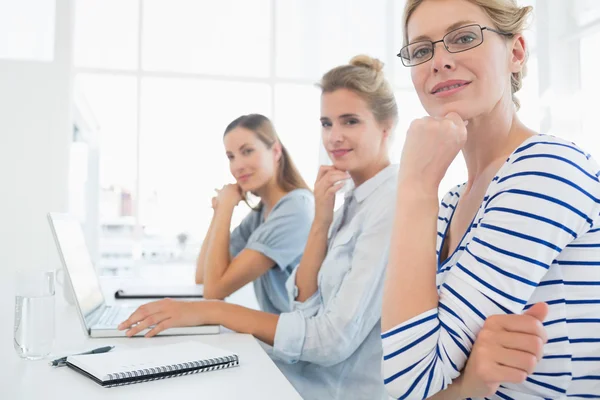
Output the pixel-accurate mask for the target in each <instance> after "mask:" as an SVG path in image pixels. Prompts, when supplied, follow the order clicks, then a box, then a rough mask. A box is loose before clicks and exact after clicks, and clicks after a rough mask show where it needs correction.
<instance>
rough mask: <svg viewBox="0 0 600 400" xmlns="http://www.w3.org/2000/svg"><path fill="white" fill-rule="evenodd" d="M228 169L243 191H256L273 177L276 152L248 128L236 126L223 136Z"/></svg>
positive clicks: (275, 165)
mask: <svg viewBox="0 0 600 400" xmlns="http://www.w3.org/2000/svg"><path fill="white" fill-rule="evenodd" d="M223 142H224V144H225V151H226V154H227V158H228V159H229V170H230V171H231V174H232V175H233V177H234V178H235V180H236V181H237V183H238V185H240V187H241V188H242V190H243V191H244V192H254V193H255V192H257V191H259V190H260V189H261V188H262V187H264V186H265V185H267V184H268V183H269V182H270V181H271V180H272V179H274V178H275V173H276V171H277V157H278V155H277V154H276V153H277V152H276V151H275V146H273V147H272V148H270V149H269V148H267V145H266V144H265V143H264V142H263V141H261V140H260V139H259V138H258V136H257V135H256V134H255V133H254V132H252V131H251V130H249V129H246V128H242V127H237V128H234V129H232V130H231V131H229V132H227V134H226V135H225V137H224V138H223Z"/></svg>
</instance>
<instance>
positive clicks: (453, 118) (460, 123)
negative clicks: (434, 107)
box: [444, 112, 467, 128]
mask: <svg viewBox="0 0 600 400" xmlns="http://www.w3.org/2000/svg"><path fill="white" fill-rule="evenodd" d="M444 118H446V119H449V120H450V121H452V122H453V123H454V125H456V127H457V128H460V127H464V126H467V122H466V121H465V120H463V119H462V117H461V116H460V115H458V114H457V113H455V112H450V113H448V114H446V116H445V117H444Z"/></svg>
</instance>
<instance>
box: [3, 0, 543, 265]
mask: <svg viewBox="0 0 600 400" xmlns="http://www.w3.org/2000/svg"><path fill="white" fill-rule="evenodd" d="M232 10H235V12H232ZM402 11H403V2H402V1H400V2H398V1H390V0H371V1H367V0H349V1H347V0H330V1H319V0H285V1H278V0H275V1H273V0H224V1H220V2H206V1H197V0H169V1H166V0H103V1H97V0H77V1H76V21H75V54H74V62H75V84H76V86H77V90H78V92H79V93H81V94H82V98H84V99H85V103H86V104H88V105H89V110H91V111H90V112H85V113H81V114H84V115H88V116H89V118H90V119H92V120H93V125H94V126H97V129H96V136H97V137H98V142H99V143H98V148H99V153H100V157H99V165H98V170H99V175H100V177H99V181H100V182H99V185H100V189H99V194H98V196H97V197H98V199H96V203H97V207H98V209H99V221H98V222H97V224H98V226H97V227H94V228H97V229H96V230H97V231H99V232H100V233H99V236H100V237H99V239H98V243H99V245H98V247H99V252H98V253H99V254H98V259H99V260H100V261H99V265H100V266H101V267H102V268H105V269H103V270H101V271H100V272H101V273H106V272H107V271H110V272H111V273H112V272H115V271H118V270H122V268H124V267H125V266H127V265H131V264H132V263H133V262H137V264H140V263H141V264H148V263H153V264H162V263H164V262H178V261H184V262H185V263H187V264H188V265H191V264H192V262H193V260H194V259H195V257H196V256H197V254H198V250H199V247H200V244H201V242H202V240H203V238H204V235H205V232H206V229H207V227H208V225H209V223H210V219H211V217H212V210H211V208H210V198H211V197H212V196H213V195H214V189H215V188H220V187H221V186H222V185H224V184H226V183H230V182H233V178H232V177H231V174H230V172H229V166H228V162H227V158H226V157H225V155H224V149H223V143H222V136H223V131H224V129H225V127H226V126H227V124H228V123H229V122H231V121H232V120H233V119H234V118H236V117H238V116H240V115H242V114H249V113H261V114H264V115H266V116H268V117H269V118H271V119H272V120H273V122H274V124H275V128H276V130H277V132H278V134H279V136H280V137H281V140H282V142H283V144H284V145H285V146H286V148H287V149H288V150H289V152H290V154H291V157H292V159H293V161H294V163H295V164H296V165H297V166H298V169H299V170H300V172H301V174H302V175H303V177H304V178H305V180H306V182H307V183H308V185H309V186H311V187H312V186H313V185H314V181H315V178H316V175H317V171H318V168H319V164H320V163H323V162H326V158H327V157H326V155H325V153H324V150H323V148H322V145H321V144H320V142H321V126H320V123H319V117H320V91H319V89H318V88H317V87H316V86H315V83H316V82H317V81H318V80H319V78H320V77H321V76H322V74H323V73H324V72H326V71H327V70H329V69H330V68H332V67H335V66H337V65H341V64H345V63H347V62H348V61H349V60H350V59H351V58H352V57H353V56H355V55H357V54H368V55H370V56H374V57H377V58H379V59H380V60H381V61H383V62H384V64H385V73H386V76H387V78H388V80H389V81H390V82H391V83H392V85H393V87H394V91H395V93H396V96H397V101H398V106H399V111H400V121H399V123H398V126H397V129H396V138H395V142H394V145H393V148H392V160H393V162H398V161H399V159H400V154H401V150H402V145H403V143H404V137H405V132H406V130H407V128H408V126H409V124H410V122H411V121H412V120H413V119H415V118H420V117H422V116H424V115H425V111H424V110H423V108H422V107H421V104H420V102H419V99H418V97H417V95H416V93H415V92H414V89H413V88H412V83H411V80H410V69H408V68H405V67H403V66H402V63H401V62H400V60H399V59H398V58H397V57H396V53H397V52H398V51H399V49H400V47H401V44H402V32H401V30H402V26H401V24H400V23H399V21H401V14H402ZM1 18H2V17H1V15H0V21H1ZM1 25H2V24H0V26H1ZM1 29H2V28H1V27H0V31H1ZM1 40H2V39H1V38H0V43H2V42H1ZM0 47H1V46H0ZM535 62H536V61H535V60H534V59H532V60H531V61H530V69H535V67H533V64H534V63H535ZM536 81H537V76H536V74H530V76H529V78H527V79H526V81H525V82H526V83H525V86H524V88H523V91H522V92H521V93H520V97H521V98H522V99H523V103H524V104H525V103H526V104H527V105H526V106H524V108H523V111H522V115H523V116H524V119H525V116H526V117H527V118H528V119H530V120H531V121H535V120H536V118H537V114H536V112H537V111H536V109H535V106H531V107H530V106H529V105H530V104H535V103H533V101H531V102H530V101H529V100H525V98H527V99H529V98H531V99H534V100H535V99H536V98H537V83H536ZM84 136H85V135H84ZM81 162H83V161H81ZM82 174H84V172H82V173H80V174H78V175H77V179H78V180H79V181H81V182H83V181H85V178H86V177H85V176H81V175H82ZM465 179H466V170H465V168H464V161H463V160H462V157H461V156H458V157H457V160H456V161H455V163H454V164H453V165H452V167H451V168H450V170H449V172H448V175H447V177H446V179H445V180H444V182H443V183H442V185H441V187H440V193H441V194H444V193H445V192H446V191H447V190H448V189H449V188H450V187H451V186H453V185H455V184H457V183H461V182H464V180H465ZM76 195H77V196H79V197H81V194H73V196H76ZM87 204H90V203H87ZM247 212H248V208H247V207H246V206H245V205H240V206H238V207H237V208H236V211H235V212H234V216H233V218H232V220H233V224H237V223H239V221H240V220H241V219H242V218H243V217H244V215H245V214H246V213H247Z"/></svg>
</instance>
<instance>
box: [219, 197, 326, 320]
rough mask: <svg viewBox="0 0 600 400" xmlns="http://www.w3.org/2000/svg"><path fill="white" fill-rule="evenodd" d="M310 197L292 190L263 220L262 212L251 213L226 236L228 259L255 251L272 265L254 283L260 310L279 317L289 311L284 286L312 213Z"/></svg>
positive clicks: (303, 243) (305, 238)
mask: <svg viewBox="0 0 600 400" xmlns="http://www.w3.org/2000/svg"><path fill="white" fill-rule="evenodd" d="M314 210H315V205H314V198H313V195H312V193H311V192H310V191H309V190H306V189H296V190H293V191H291V192H289V193H288V194H286V195H285V196H283V197H282V198H281V199H280V200H279V202H278V203H277V204H276V205H275V206H274V207H273V209H272V210H271V212H270V213H269V215H268V216H267V218H266V220H265V218H264V214H263V211H262V210H261V211H251V212H250V213H249V214H248V215H247V216H246V218H244V220H243V221H242V222H241V223H240V225H239V226H238V227H237V228H235V229H234V231H233V232H232V233H231V236H230V242H229V251H230V253H231V257H232V259H233V258H234V257H236V256H237V255H238V254H240V253H241V252H242V250H244V249H250V250H255V251H258V252H259V253H261V254H263V255H264V256H266V257H268V258H270V259H271V260H273V261H274V262H275V266H274V267H273V268H271V269H270V270H269V271H268V272H267V273H266V274H264V275H262V276H261V277H259V278H258V279H256V280H255V281H254V291H255V293H256V298H257V300H258V304H259V306H260V308H261V310H263V311H266V312H270V313H276V314H280V313H282V312H287V311H289V310H290V303H289V299H288V294H287V291H286V287H285V283H286V281H287V279H288V278H289V276H290V275H291V273H292V271H293V270H294V269H295V268H296V267H297V266H298V264H299V263H300V259H301V258H302V254H303V252H304V247H305V245H306V240H307V238H308V232H309V231H310V227H311V225H312V221H313V218H314V213H315V211H314Z"/></svg>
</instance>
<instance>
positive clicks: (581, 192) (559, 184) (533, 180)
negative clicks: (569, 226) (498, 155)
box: [486, 135, 600, 223]
mask: <svg viewBox="0 0 600 400" xmlns="http://www.w3.org/2000/svg"><path fill="white" fill-rule="evenodd" d="M599 176H600V168H599V166H598V164H597V163H596V161H595V160H594V159H593V158H592V157H591V156H590V155H589V154H588V153H587V152H585V151H583V150H582V149H581V148H579V147H578V146H577V145H575V144H574V143H571V142H568V141H566V140H564V139H560V138H557V137H554V136H550V135H537V136H534V137H532V138H530V139H528V140H526V141H525V142H523V143H522V144H521V145H520V146H519V147H518V148H517V149H516V150H515V151H514V152H513V153H512V154H511V155H510V157H509V158H508V159H507V160H506V162H505V163H504V165H503V166H502V167H501V168H500V170H499V171H498V173H497V174H496V176H495V177H494V179H493V181H492V184H491V185H490V187H489V190H488V195H489V196H490V197H489V200H488V201H487V202H486V206H487V205H489V204H491V203H492V202H494V201H498V200H499V199H501V198H502V199H505V201H508V203H507V204H511V207H513V208H514V207H520V208H523V207H529V208H530V209H531V210H530V211H536V212H540V213H543V212H548V213H554V214H556V215H555V216H556V218H559V215H560V214H559V213H558V211H557V210H562V211H561V212H568V213H572V214H574V215H579V216H580V217H584V218H585V219H586V220H587V221H588V223H589V222H590V221H591V220H592V219H594V218H596V216H597V215H598V211H599V207H600V179H599ZM508 199H512V200H510V201H509V200H508ZM524 203H527V204H529V206H526V205H525V204H524ZM544 210H545V211H544ZM554 214H553V215H554Z"/></svg>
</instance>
